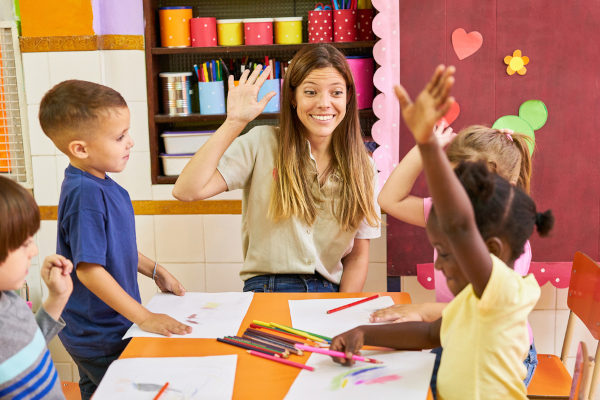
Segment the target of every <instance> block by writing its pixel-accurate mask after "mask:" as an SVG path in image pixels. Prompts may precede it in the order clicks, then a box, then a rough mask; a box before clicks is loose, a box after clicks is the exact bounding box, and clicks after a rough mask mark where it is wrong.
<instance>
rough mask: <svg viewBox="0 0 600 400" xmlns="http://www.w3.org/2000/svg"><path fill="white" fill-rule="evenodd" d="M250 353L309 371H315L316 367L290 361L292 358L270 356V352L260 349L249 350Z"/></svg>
mask: <svg viewBox="0 0 600 400" xmlns="http://www.w3.org/2000/svg"><path fill="white" fill-rule="evenodd" d="M248 353H250V354H252V355H253V356H258V357H262V358H266V359H268V360H271V361H277V362H280V363H282V364H286V365H289V366H291V367H296V368H302V369H307V370H309V371H314V370H315V369H314V368H313V367H311V366H308V365H304V364H301V363H297V362H294V361H290V360H284V359H283V358H279V357H274V356H270V355H268V354H264V353H259V352H258V351H254V350H248Z"/></svg>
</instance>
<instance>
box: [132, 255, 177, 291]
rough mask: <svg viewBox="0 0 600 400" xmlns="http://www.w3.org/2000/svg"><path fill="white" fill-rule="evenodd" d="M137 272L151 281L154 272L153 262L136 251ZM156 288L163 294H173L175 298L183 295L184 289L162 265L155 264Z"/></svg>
mask: <svg viewBox="0 0 600 400" xmlns="http://www.w3.org/2000/svg"><path fill="white" fill-rule="evenodd" d="M138 272H139V273H141V274H143V275H146V276H147V277H148V278H151V279H152V273H153V272H154V261H152V260H151V259H149V258H148V257H146V256H145V255H143V254H142V253H140V252H139V251H138ZM154 281H155V282H156V286H158V288H159V289H160V291H161V292H163V293H173V294H175V295H177V296H183V295H184V294H185V288H184V287H183V285H182V284H181V283H180V282H179V281H178V280H177V278H175V277H174V276H173V275H171V273H170V272H169V271H167V270H166V269H165V268H164V267H163V266H162V265H160V264H156V275H155V276H154Z"/></svg>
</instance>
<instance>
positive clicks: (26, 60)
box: [21, 53, 51, 104]
mask: <svg viewBox="0 0 600 400" xmlns="http://www.w3.org/2000/svg"><path fill="white" fill-rule="evenodd" d="M48 55H49V53H22V55H21V59H22V61H23V75H24V77H25V96H26V100H27V104H39V103H40V101H41V100H42V97H43V96H44V93H46V92H47V91H48V89H50V87H51V85H50V66H49V56H48Z"/></svg>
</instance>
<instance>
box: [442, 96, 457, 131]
mask: <svg viewBox="0 0 600 400" xmlns="http://www.w3.org/2000/svg"><path fill="white" fill-rule="evenodd" d="M459 114H460V106H459V105H458V102H457V101H456V100H454V103H452V105H451V106H450V109H449V110H448V112H447V113H446V115H444V116H443V117H442V118H441V119H440V120H439V121H438V123H437V124H438V125H439V124H440V123H443V124H444V126H450V125H452V123H453V122H454V121H456V118H458V115H459Z"/></svg>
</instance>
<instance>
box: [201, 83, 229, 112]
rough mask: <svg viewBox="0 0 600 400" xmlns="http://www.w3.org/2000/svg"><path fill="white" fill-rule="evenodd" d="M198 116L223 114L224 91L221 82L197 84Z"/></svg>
mask: <svg viewBox="0 0 600 400" xmlns="http://www.w3.org/2000/svg"><path fill="white" fill-rule="evenodd" d="M198 99H199V102H200V114H203V115H212V114H225V89H224V86H223V81H214V82H198Z"/></svg>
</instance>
